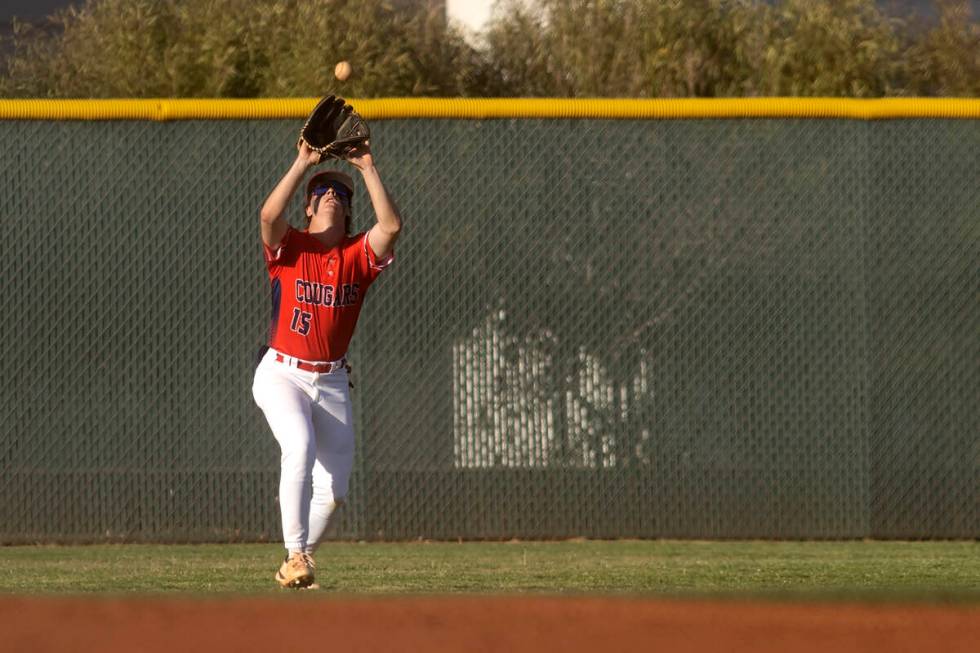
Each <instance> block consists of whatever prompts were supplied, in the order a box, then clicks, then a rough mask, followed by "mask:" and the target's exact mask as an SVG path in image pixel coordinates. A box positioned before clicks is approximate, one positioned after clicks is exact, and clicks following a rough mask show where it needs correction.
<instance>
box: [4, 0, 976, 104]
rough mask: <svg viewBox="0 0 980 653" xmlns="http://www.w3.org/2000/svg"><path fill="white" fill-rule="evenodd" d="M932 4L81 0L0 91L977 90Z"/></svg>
mask: <svg viewBox="0 0 980 653" xmlns="http://www.w3.org/2000/svg"><path fill="white" fill-rule="evenodd" d="M935 5H936V10H937V11H936V15H937V19H936V20H935V21H933V22H932V23H925V22H923V21H922V20H921V19H917V18H913V17H911V16H910V17H905V18H902V17H894V16H892V15H889V14H887V13H885V12H883V11H882V10H881V9H880V8H879V7H878V5H877V4H876V3H875V2H874V0H842V1H840V2H813V1H811V0H777V1H775V2H763V1H762V0H740V1H735V0H690V1H688V2H670V1H666V0H569V1H566V0H537V1H536V2H533V3H529V2H526V0H525V1H522V0H504V1H503V2H501V3H499V4H498V5H497V6H496V7H495V11H494V13H493V16H492V19H491V21H490V22H489V24H488V25H487V27H486V29H485V30H484V31H483V32H481V33H480V34H478V35H477V38H476V39H475V40H473V39H471V40H470V41H468V40H467V39H466V38H465V35H464V33H463V31H462V29H461V28H460V27H459V26H457V25H455V24H453V23H451V22H448V21H447V20H446V16H445V12H444V10H443V9H442V8H440V7H439V6H438V3H431V2H427V1H425V0H417V1H415V2H401V3H390V2H385V1H384V0H311V1H305V2H298V1H296V0H256V1H255V2H249V3H243V2H240V1H238V0H212V1H210V2H182V1H180V0H161V1H159V2H153V1H150V0H89V1H88V2H87V3H86V4H84V5H82V6H81V7H80V8H69V9H66V10H62V11H59V12H57V13H56V14H54V15H53V16H51V17H50V19H49V21H48V24H47V25H42V26H40V27H38V26H33V25H30V24H27V23H18V22H15V23H14V29H13V33H12V35H11V36H10V37H9V38H7V39H6V41H7V42H6V43H3V44H2V45H3V46H4V47H2V48H0V52H7V53H8V54H7V56H6V58H5V60H4V61H3V62H2V65H0V94H2V95H3V96H6V97H312V96H317V95H321V94H323V93H324V92H326V91H328V90H333V91H336V92H341V93H343V94H345V95H347V96H351V97H383V96H430V97H437V96H472V97H481V96H482V97H487V96H522V97H525V96H539V97H589V96H605V97H613V96H616V97H720V96H763V95H795V96H840V97H882V96H901V95H925V96H971V97H972V96H977V95H978V94H980V25H978V23H977V20H976V17H975V16H973V15H972V14H971V11H970V3H969V2H966V1H965V0H935ZM342 59H347V60H349V61H351V62H353V64H354V69H355V74H354V76H353V77H352V78H351V79H350V80H348V81H346V82H344V83H343V84H341V83H339V82H337V80H335V79H334V77H333V74H332V71H333V67H334V64H335V63H336V62H337V61H339V60H342Z"/></svg>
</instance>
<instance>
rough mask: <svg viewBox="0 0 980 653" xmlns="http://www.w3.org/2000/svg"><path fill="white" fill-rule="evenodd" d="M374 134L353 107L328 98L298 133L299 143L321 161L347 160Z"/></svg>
mask: <svg viewBox="0 0 980 653" xmlns="http://www.w3.org/2000/svg"><path fill="white" fill-rule="evenodd" d="M370 135H371V132H370V131H369V130H368V126H367V124H366V123H365V122H364V119H363V118H361V116H360V114H358V113H357V112H356V111H354V107H352V106H351V105H349V104H347V102H346V101H345V100H344V98H342V97H335V96H333V95H328V96H327V97H325V98H323V99H322V100H320V101H319V102H318V103H317V105H316V107H314V109H313V113H311V114H310V117H309V118H308V119H307V120H306V124H305V125H303V129H301V130H300V132H299V139H300V141H302V142H304V143H306V145H307V146H308V147H309V148H310V149H311V150H313V151H314V152H319V153H320V160H321V161H323V160H324V159H346V158H347V155H348V154H350V151H351V150H353V149H354V148H355V147H357V146H358V145H360V144H361V143H363V142H364V141H366V140H367V139H368V136H370Z"/></svg>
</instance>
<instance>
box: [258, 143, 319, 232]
mask: <svg viewBox="0 0 980 653" xmlns="http://www.w3.org/2000/svg"><path fill="white" fill-rule="evenodd" d="M296 148H297V149H298V150H299V153H298V154H297V155H296V160H295V161H293V165H291V166H290V167H289V170H287V171H286V174H285V175H283V178H282V179H280V180H279V183H278V184H276V187H275V188H274V189H272V193H270V194H269V197H267V198H266V200H265V203H264V204H263V205H262V210H261V211H260V212H259V218H260V226H261V229H262V242H263V243H265V244H266V245H267V246H268V247H276V246H277V245H278V244H279V243H281V242H282V239H283V236H285V235H286V229H287V227H288V225H287V223H286V220H285V219H284V218H283V214H284V213H285V212H286V206H287V205H288V204H289V198H291V197H292V196H293V193H294V192H296V188H297V187H298V186H299V185H300V182H302V181H303V176H304V175H305V174H306V171H307V170H309V169H310V168H311V167H313V166H315V165H316V164H317V163H319V162H320V154H319V153H317V152H314V151H313V150H311V149H310V148H309V147H307V145H306V143H303V142H300V143H297V145H296Z"/></svg>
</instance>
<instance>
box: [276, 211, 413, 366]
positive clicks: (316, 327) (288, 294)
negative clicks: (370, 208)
mask: <svg viewBox="0 0 980 653" xmlns="http://www.w3.org/2000/svg"><path fill="white" fill-rule="evenodd" d="M263 249H264V250H265V263H266V266H267V267H268V268H269V279H270V281H271V282H272V323H271V325H270V328H269V346H270V347H272V348H273V349H277V350H279V351H281V352H283V353H284V354H288V355H290V356H293V357H295V358H301V359H303V360H307V361H335V360H338V359H341V358H343V357H344V355H345V354H346V353H347V347H348V346H349V345H350V340H351V337H352V336H353V335H354V327H355V326H356V325H357V317H358V315H360V313H361V306H362V305H363V304H364V296H365V295H366V294H367V289H368V286H370V285H371V283H372V282H373V281H374V280H375V279H376V278H377V277H378V275H379V274H381V271H382V270H384V269H385V268H386V267H388V265H389V264H390V263H391V261H392V259H393V258H394V254H389V255H388V256H386V257H385V258H384V259H378V258H377V257H376V256H375V255H374V251H373V250H372V249H371V246H370V245H369V244H368V239H367V232H365V233H360V234H357V235H356V236H348V237H347V238H345V239H344V240H343V242H342V243H340V244H339V245H337V246H336V247H332V248H330V247H326V246H324V245H323V244H322V243H321V242H320V241H319V240H317V239H316V238H315V237H313V236H311V235H310V234H309V233H307V232H305V231H298V230H296V229H294V228H293V227H289V229H288V230H287V231H286V235H285V236H284V237H283V239H282V242H281V243H280V244H279V246H278V247H276V248H271V247H268V246H267V245H265V244H263Z"/></svg>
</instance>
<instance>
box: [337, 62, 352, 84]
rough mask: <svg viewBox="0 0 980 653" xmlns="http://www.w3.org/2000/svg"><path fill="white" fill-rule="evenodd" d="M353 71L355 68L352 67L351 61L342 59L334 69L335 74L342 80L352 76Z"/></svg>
mask: <svg viewBox="0 0 980 653" xmlns="http://www.w3.org/2000/svg"><path fill="white" fill-rule="evenodd" d="M352 72H354V69H353V68H351V65H350V62H349V61H341V62H340V63H338V64H337V65H336V66H335V67H334V69H333V74H334V76H335V77H336V78H337V79H339V80H340V81H344V80H345V79H347V78H348V77H350V74H351V73H352Z"/></svg>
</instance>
